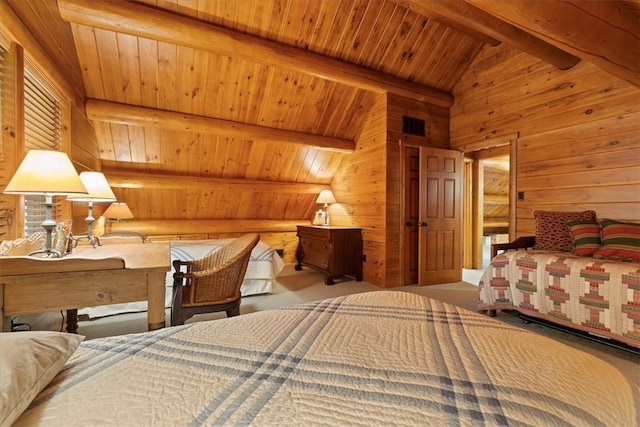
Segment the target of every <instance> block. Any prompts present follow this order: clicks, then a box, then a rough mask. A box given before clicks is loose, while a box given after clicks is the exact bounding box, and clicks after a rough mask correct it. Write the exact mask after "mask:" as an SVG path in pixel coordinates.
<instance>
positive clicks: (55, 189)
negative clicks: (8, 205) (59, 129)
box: [4, 150, 87, 196]
mask: <svg viewBox="0 0 640 427" xmlns="http://www.w3.org/2000/svg"><path fill="white" fill-rule="evenodd" d="M4 193H5V194H48V195H68V196H71V195H85V196H86V195H87V190H86V188H85V187H84V185H83V184H82V181H81V180H80V177H79V176H78V173H77V172H76V170H75V169H74V167H73V164H72V163H71V160H70V159H69V156H67V154H66V153H63V152H62V151H50V150H30V151H29V152H27V155H26V156H25V157H24V160H22V163H21V164H20V166H19V167H18V169H17V170H16V173H15V174H14V175H13V177H12V178H11V181H9V184H8V185H7V187H6V188H5V189H4Z"/></svg>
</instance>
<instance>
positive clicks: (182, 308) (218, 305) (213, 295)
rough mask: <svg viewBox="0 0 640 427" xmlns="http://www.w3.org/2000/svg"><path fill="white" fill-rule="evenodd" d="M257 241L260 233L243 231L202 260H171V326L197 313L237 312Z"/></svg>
mask: <svg viewBox="0 0 640 427" xmlns="http://www.w3.org/2000/svg"><path fill="white" fill-rule="evenodd" d="M259 240H260V235H259V234H256V233H251V234H246V235H244V236H242V237H239V238H237V239H234V240H233V241H231V242H229V243H227V244H225V245H224V246H223V247H222V248H220V249H218V250H217V251H215V252H214V253H212V254H211V255H208V256H206V257H204V258H202V259H199V260H195V261H181V260H175V261H173V268H174V270H175V273H174V274H173V303H172V305H171V326H176V325H182V324H184V322H185V321H186V320H187V319H189V318H190V317H192V316H193V315H194V314H200V313H211V312H216V311H226V312H227V317H231V316H237V315H239V314H240V299H241V297H242V295H241V294H240V285H242V281H243V280H244V275H245V273H246V271H247V265H248V264H249V257H250V256H251V250H252V249H253V248H254V247H255V246H256V245H257V244H258V241H259ZM183 266H186V271H184V269H183Z"/></svg>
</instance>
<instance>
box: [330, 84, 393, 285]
mask: <svg viewBox="0 0 640 427" xmlns="http://www.w3.org/2000/svg"><path fill="white" fill-rule="evenodd" d="M386 110H387V97H386V96H385V95H380V96H378V97H376V98H375V99H374V101H373V104H372V106H371V108H370V110H369V114H368V117H367V120H366V122H365V125H364V128H363V129H362V132H361V134H360V137H359V138H358V142H357V145H356V151H355V152H354V153H353V154H351V155H350V156H348V157H346V158H345V159H344V160H343V162H342V165H341V166H340V168H339V170H338V171H336V173H335V174H334V177H333V180H332V182H331V188H332V190H333V192H334V195H335V197H336V200H337V202H338V203H336V204H334V205H331V206H330V211H329V213H330V215H331V223H332V224H335V225H346V226H352V225H357V226H360V227H363V232H362V240H363V253H364V254H365V255H366V257H367V261H366V262H364V263H363V278H364V280H365V281H367V282H370V283H374V284H377V285H379V286H384V285H385V279H386V277H385V265H386V247H385V244H386V233H385V221H386V213H385V212H384V210H383V211H382V212H381V211H379V210H378V211H377V210H376V207H384V206H386V160H385V159H386V145H387V137H386V127H387V125H386ZM376 211H377V212H378V214H375V212H376Z"/></svg>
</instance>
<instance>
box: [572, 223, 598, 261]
mask: <svg viewBox="0 0 640 427" xmlns="http://www.w3.org/2000/svg"><path fill="white" fill-rule="evenodd" d="M567 227H569V234H571V237H572V238H573V249H572V250H571V253H573V254H574V255H578V256H588V257H590V256H593V255H594V254H595V253H596V251H597V250H598V249H600V247H601V246H602V238H601V237H600V229H601V228H600V224H599V223H598V222H597V221H583V220H573V221H568V222H567Z"/></svg>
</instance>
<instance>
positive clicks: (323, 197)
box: [316, 190, 336, 226]
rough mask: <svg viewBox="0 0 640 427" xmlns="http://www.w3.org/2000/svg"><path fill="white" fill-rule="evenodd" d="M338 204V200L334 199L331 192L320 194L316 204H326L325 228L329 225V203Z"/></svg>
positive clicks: (325, 191)
mask: <svg viewBox="0 0 640 427" xmlns="http://www.w3.org/2000/svg"><path fill="white" fill-rule="evenodd" d="M335 202H336V198H335V197H333V193H332V192H331V190H322V191H321V192H320V194H319V195H318V199H317V200H316V203H322V204H324V212H323V213H324V224H323V225H325V226H327V225H329V211H328V208H329V203H335Z"/></svg>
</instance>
